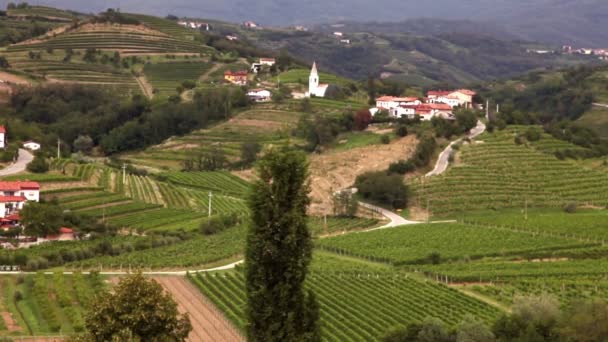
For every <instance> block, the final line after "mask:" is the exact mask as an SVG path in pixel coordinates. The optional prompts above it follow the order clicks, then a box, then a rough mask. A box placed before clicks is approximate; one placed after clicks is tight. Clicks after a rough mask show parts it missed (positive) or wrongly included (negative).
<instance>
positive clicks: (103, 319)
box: [81, 274, 192, 342]
mask: <svg viewBox="0 0 608 342" xmlns="http://www.w3.org/2000/svg"><path fill="white" fill-rule="evenodd" d="M85 325H86V329H87V333H86V335H84V336H82V337H81V340H82V341H100V342H101V341H159V342H160V341H163V342H164V341H185V340H186V337H188V334H189V333H190V331H191V330H192V325H191V324H190V319H189V318H188V314H183V315H180V314H179V313H178V311H177V304H176V303H175V301H174V300H173V298H171V295H169V294H167V293H165V292H164V290H163V288H162V287H161V286H160V285H159V284H158V283H157V282H156V281H154V280H151V279H146V278H145V277H144V276H143V275H142V274H135V275H131V276H128V277H126V278H124V279H122V280H121V281H120V283H118V285H116V286H115V287H114V288H113V291H112V292H102V293H101V294H99V295H98V296H97V297H96V298H95V301H94V302H93V303H92V305H91V307H90V308H89V311H88V312H87V314H86V319H85Z"/></svg>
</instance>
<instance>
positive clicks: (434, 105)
mask: <svg viewBox="0 0 608 342" xmlns="http://www.w3.org/2000/svg"><path fill="white" fill-rule="evenodd" d="M429 106H431V108H433V109H438V110H452V106H450V105H449V104H445V103H431V104H430V105H429Z"/></svg>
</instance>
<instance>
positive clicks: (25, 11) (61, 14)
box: [7, 6, 81, 22]
mask: <svg viewBox="0 0 608 342" xmlns="http://www.w3.org/2000/svg"><path fill="white" fill-rule="evenodd" d="M7 14H8V15H9V16H11V17H27V18H35V17H41V18H47V19H53V20H61V21H67V22H69V21H72V20H73V19H76V18H78V17H80V16H81V15H80V14H78V13H76V12H72V11H64V10H60V9H57V8H52V7H46V6H27V7H25V8H13V9H9V10H8V11H7Z"/></svg>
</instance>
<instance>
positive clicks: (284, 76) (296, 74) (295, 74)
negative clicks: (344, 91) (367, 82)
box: [278, 69, 351, 85]
mask: <svg viewBox="0 0 608 342" xmlns="http://www.w3.org/2000/svg"><path fill="white" fill-rule="evenodd" d="M309 76H310V69H291V70H289V71H286V72H282V73H280V74H279V76H278V79H280V80H281V83H287V84H289V83H298V84H303V85H308V77H309ZM319 79H320V80H321V83H327V84H336V85H347V84H349V83H351V81H349V80H348V79H346V78H342V77H339V76H336V75H334V74H329V73H325V72H319Z"/></svg>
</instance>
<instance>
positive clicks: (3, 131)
mask: <svg viewBox="0 0 608 342" xmlns="http://www.w3.org/2000/svg"><path fill="white" fill-rule="evenodd" d="M0 133H6V127H4V126H2V125H0Z"/></svg>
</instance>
